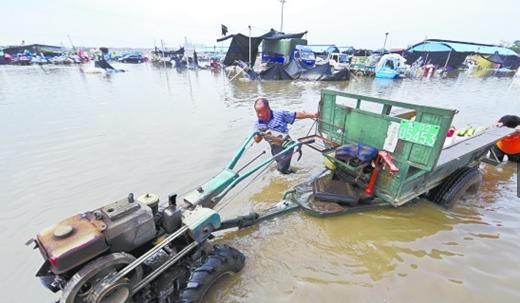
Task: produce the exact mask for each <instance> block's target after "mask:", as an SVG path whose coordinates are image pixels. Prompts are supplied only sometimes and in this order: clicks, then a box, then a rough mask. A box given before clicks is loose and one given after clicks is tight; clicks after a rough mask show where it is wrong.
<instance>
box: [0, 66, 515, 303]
mask: <svg viewBox="0 0 520 303" xmlns="http://www.w3.org/2000/svg"><path fill="white" fill-rule="evenodd" d="M44 68H45V69H46V70H43V69H42V68H39V67H36V66H34V67H27V68H25V67H24V68H21V67H12V66H7V67H1V68H0V129H2V130H3V132H2V133H3V137H2V138H3V143H4V144H2V145H0V165H1V167H0V169H1V174H0V192H1V193H2V198H3V199H2V201H3V202H4V210H3V211H2V213H0V239H1V240H2V241H1V243H3V245H2V258H0V260H1V261H0V262H1V263H0V265H1V266H2V268H3V269H4V270H3V271H2V273H1V275H2V278H3V280H4V281H7V279H9V280H10V281H12V283H10V284H9V285H6V284H5V283H4V284H3V286H2V287H3V288H2V293H3V294H4V295H3V298H4V297H5V298H6V300H7V301H18V302H41V301H46V302H48V301H50V300H51V299H52V298H53V296H52V295H51V294H49V293H48V292H46V291H45V290H44V289H43V288H42V287H41V286H40V284H39V282H38V281H37V280H36V279H35V278H34V277H33V275H34V272H35V271H36V269H37V267H38V266H39V263H40V257H39V255H38V253H37V252H34V251H31V250H30V249H28V248H26V247H24V246H23V243H24V242H25V240H27V239H28V238H30V237H31V236H33V235H34V233H35V232H37V231H38V230H40V229H42V228H44V227H46V226H47V225H49V224H51V223H53V222H55V221H57V220H59V219H62V218H64V217H67V216H69V215H71V214H74V213H77V212H79V211H84V210H88V209H93V208H95V207H99V206H100V205H103V204H106V203H107V202H110V201H113V200H115V199H118V198H120V197H123V196H126V195H127V194H128V192H135V193H136V194H139V193H142V192H145V191H151V192H156V193H158V194H159V195H160V196H161V197H166V196H167V194H168V193H171V192H177V193H183V192H186V191H188V190H190V189H192V188H194V187H195V186H196V185H198V184H200V183H202V182H204V181H205V180H207V179H209V178H210V177H211V176H213V175H215V174H216V173H217V172H218V171H219V170H220V169H222V168H223V167H224V165H225V164H227V161H229V159H230V158H231V156H232V154H233V153H234V151H235V149H236V148H238V146H239V145H240V144H241V142H242V140H243V139H245V137H246V136H247V135H248V133H249V131H250V130H251V128H252V126H253V123H254V112H253V109H252V107H253V100H254V99H255V98H256V97H257V96H260V95H262V96H266V97H267V98H268V99H269V100H271V104H272V106H273V107H274V108H277V109H287V110H306V111H313V110H316V108H317V105H318V100H319V94H320V90H321V89H323V88H329V89H337V90H342V91H348V92H352V93H359V94H366V95H371V96H378V97H382V98H388V99H393V100H400V101H406V102H415V103H421V104H428V105H435V106H441V107H448V108H456V109H459V110H460V113H459V114H458V115H457V117H456V120H455V122H454V123H455V125H457V126H464V125H466V124H472V125H489V124H492V123H493V122H494V121H495V120H496V119H497V118H498V117H500V116H502V115H504V114H515V112H513V111H514V109H515V108H516V109H519V108H520V97H519V96H520V85H517V84H515V83H516V82H515V81H516V80H515V79H511V78H486V79H479V78H472V77H468V76H465V75H462V74H461V75H459V76H458V77H457V78H448V79H437V78H434V79H423V80H410V79H403V80H397V81H385V80H383V79H362V78H360V79H358V80H353V81H350V82H340V83H334V82H330V83H324V82H315V83H314V82H285V81H280V82H250V81H242V80H236V81H233V82H229V81H228V78H227V77H226V76H224V75H223V74H222V73H213V72H210V71H189V72H178V71H176V70H174V69H164V68H154V67H152V66H149V65H146V64H143V65H125V66H124V67H122V68H125V69H128V72H126V73H120V74H114V75H111V76H109V77H104V76H102V75H92V74H83V73H81V72H80V71H79V70H78V69H76V68H65V67H44ZM516 114H518V113H516ZM310 126H311V122H309V121H300V122H297V123H296V124H295V125H294V126H293V128H292V130H291V133H292V136H293V137H298V136H303V135H305V134H306V133H307V131H308V129H309V127H310ZM266 148H267V146H265V145H263V144H259V145H255V146H253V147H251V149H250V150H249V151H250V152H251V155H256V154H257V153H258V152H261V151H262V150H264V149H266ZM251 157H252V156H251ZM321 163H322V160H321V158H320V156H319V155H317V154H316V153H315V152H314V151H311V150H308V149H307V150H304V157H303V159H302V160H301V161H300V162H294V166H295V168H296V170H297V173H296V174H294V175H292V176H288V177H286V176H281V175H279V174H278V173H277V172H276V170H275V169H273V168H269V169H267V170H266V172H265V173H264V174H263V175H262V176H259V177H257V178H256V179H255V180H254V182H252V183H250V185H249V186H247V187H244V186H245V185H246V184H242V185H239V186H238V187H237V189H236V190H234V191H233V192H231V193H230V195H229V196H228V201H229V200H231V201H230V203H229V205H228V206H227V207H226V208H225V209H224V212H223V216H224V217H230V216H233V215H236V214H243V213H247V212H249V211H251V210H256V211H261V210H265V209H267V208H269V207H270V206H272V205H273V204H275V203H276V202H277V201H279V200H280V199H281V197H282V195H283V193H284V192H285V191H286V190H288V189H290V188H291V187H292V186H294V185H295V184H298V183H299V182H302V181H303V180H305V179H306V178H307V177H308V176H310V175H312V174H313V173H315V172H317V171H319V170H320V169H321V166H322V164H321ZM482 170H483V172H484V180H483V183H482V187H481V191H480V192H479V193H478V194H477V195H476V196H474V197H472V198H470V199H467V200H465V201H463V202H462V203H460V204H458V205H457V206H456V207H455V208H454V209H452V210H444V209H442V208H439V207H437V206H435V205H433V204H431V203H429V202H428V201H423V200H419V201H417V202H416V203H413V204H412V205H409V206H406V207H403V208H399V209H386V210H379V211H373V212H365V213H358V214H352V215H346V216H342V217H336V218H329V219H319V218H313V217H310V216H308V215H305V214H303V213H301V212H294V213H290V214H287V215H285V216H283V217H279V218H276V219H273V220H270V221H267V222H264V223H263V224H261V225H259V226H255V227H252V228H250V229H246V230H241V231H232V232H226V233H224V234H223V235H220V236H219V238H218V241H221V242H226V243H230V244H231V245H233V246H236V247H237V248H238V249H240V250H241V251H243V252H244V253H245V254H246V256H247V262H246V267H245V268H244V270H243V271H242V272H241V273H240V274H239V275H237V276H235V277H233V278H232V279H230V280H228V281H225V282H223V283H220V284H219V286H221V287H220V288H219V289H217V290H215V291H213V293H212V294H211V295H212V299H211V300H210V301H211V302H273V301H276V302H338V301H340V302H342V301H347V300H348V301H353V302H369V301H370V302H373V301H376V302H377V301H379V302H381V301H388V302H407V301H410V298H416V299H415V300H414V301H419V302H437V301H439V300H442V301H443V302H518V301H519V300H520V291H519V290H518V287H517V285H518V284H519V283H520V273H519V272H518V270H517V269H516V268H517V266H516V264H518V261H519V257H518V256H519V255H520V241H518V240H519V238H518V230H519V229H520V223H519V222H520V206H519V205H520V204H519V202H520V201H519V199H518V198H517V197H516V196H515V194H516V170H515V167H514V165H511V164H507V165H502V166H500V167H497V168H495V167H489V166H483V167H482ZM7 287H9V288H8V289H7ZM8 290H9V291H8Z"/></svg>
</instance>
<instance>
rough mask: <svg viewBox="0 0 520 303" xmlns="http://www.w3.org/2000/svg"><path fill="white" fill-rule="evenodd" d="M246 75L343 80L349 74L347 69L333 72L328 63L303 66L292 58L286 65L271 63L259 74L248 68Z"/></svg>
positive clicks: (292, 78)
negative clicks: (310, 66) (308, 66)
mask: <svg viewBox="0 0 520 303" xmlns="http://www.w3.org/2000/svg"><path fill="white" fill-rule="evenodd" d="M248 77H249V78H250V79H261V80H308V81H344V80H348V79H349V77H350V74H349V71H348V69H342V70H340V71H336V72H333V71H332V67H331V66H330V65H329V64H328V63H326V64H323V65H317V66H315V67H312V68H305V67H303V65H302V64H300V63H299V62H298V61H295V60H293V61H291V62H290V63H288V64H286V65H281V64H273V65H271V66H270V67H269V68H268V69H266V70H264V71H262V72H261V73H260V74H257V73H255V72H253V71H252V70H249V72H248Z"/></svg>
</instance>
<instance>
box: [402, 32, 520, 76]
mask: <svg viewBox="0 0 520 303" xmlns="http://www.w3.org/2000/svg"><path fill="white" fill-rule="evenodd" d="M477 54H478V55H481V56H483V57H485V58H488V57H492V60H495V61H493V62H495V63H498V62H497V61H500V62H503V63H501V64H502V66H503V67H506V68H510V69H517V68H518V67H519V66H520V55H518V54H517V53H516V52H514V51H513V50H511V49H508V48H505V47H501V46H497V45H492V44H481V43H473V42H461V41H452V40H441V39H427V40H424V41H423V42H420V43H417V44H415V45H413V46H412V47H410V48H408V49H407V50H406V52H405V53H404V57H405V58H406V60H407V61H408V62H409V63H413V62H415V61H417V60H418V59H419V58H422V60H423V63H424V64H433V65H436V66H439V67H450V68H458V67H460V66H461V65H462V63H463V62H464V60H465V59H466V57H467V56H470V55H477Z"/></svg>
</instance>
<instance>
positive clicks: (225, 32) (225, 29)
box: [221, 24, 228, 36]
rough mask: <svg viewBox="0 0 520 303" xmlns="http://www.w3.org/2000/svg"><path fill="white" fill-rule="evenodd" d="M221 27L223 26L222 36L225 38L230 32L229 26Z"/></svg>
mask: <svg viewBox="0 0 520 303" xmlns="http://www.w3.org/2000/svg"><path fill="white" fill-rule="evenodd" d="M221 25H222V36H225V35H226V34H227V32H228V29H227V26H225V25H224V24H221Z"/></svg>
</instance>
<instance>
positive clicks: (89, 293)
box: [60, 253, 143, 303]
mask: <svg viewBox="0 0 520 303" xmlns="http://www.w3.org/2000/svg"><path fill="white" fill-rule="evenodd" d="M133 261H135V257H134V256H132V255H130V254H127V253H112V254H109V255H106V256H103V257H100V258H98V259H95V260H94V261H91V262H90V263H88V264H87V265H85V266H84V267H83V268H81V269H80V270H79V271H78V272H77V273H76V274H74V276H72V278H71V279H70V280H69V281H68V282H67V285H65V288H64V289H63V292H62V296H61V299H60V303H108V302H110V303H125V302H127V301H128V300H129V299H130V296H131V294H132V286H133V285H135V284H136V283H137V282H139V281H140V280H141V278H142V276H143V270H142V268H141V267H140V266H139V267H137V268H136V269H134V270H133V271H132V272H131V273H130V274H129V275H128V276H127V277H125V278H123V279H121V280H119V281H117V282H116V283H115V284H114V285H111V286H110V287H103V290H102V291H96V288H97V286H100V283H99V282H100V281H102V280H103V279H104V278H105V277H106V276H108V275H110V274H113V273H115V272H117V271H118V270H121V269H123V268H124V267H125V266H127V265H128V264H130V263H132V262H133Z"/></svg>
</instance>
